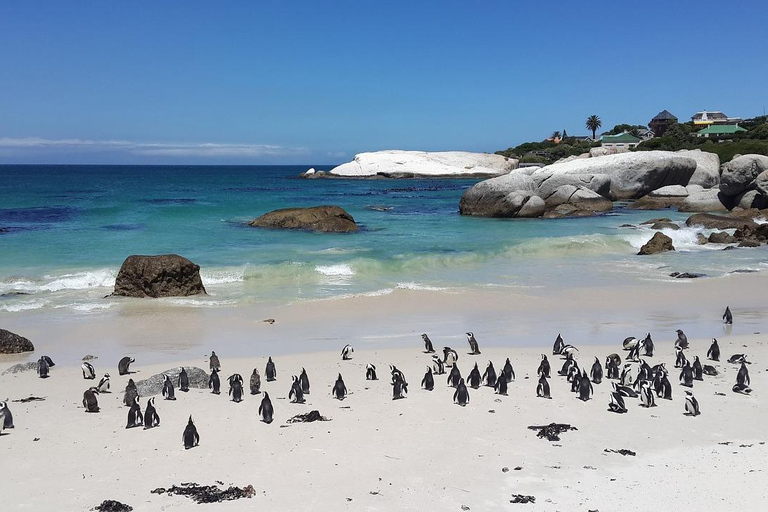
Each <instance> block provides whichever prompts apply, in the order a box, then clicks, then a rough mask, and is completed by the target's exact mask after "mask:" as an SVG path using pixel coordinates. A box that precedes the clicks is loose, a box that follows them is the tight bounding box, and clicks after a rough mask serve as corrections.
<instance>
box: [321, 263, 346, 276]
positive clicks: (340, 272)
mask: <svg viewBox="0 0 768 512" xmlns="http://www.w3.org/2000/svg"><path fill="white" fill-rule="evenodd" d="M315 272H317V273H319V274H322V275H324V276H334V277H335V276H353V275H355V271H354V270H352V267H350V266H349V265H347V264H346V263H341V264H339V265H317V266H316V267H315Z"/></svg>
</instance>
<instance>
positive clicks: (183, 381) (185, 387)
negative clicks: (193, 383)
mask: <svg viewBox="0 0 768 512" xmlns="http://www.w3.org/2000/svg"><path fill="white" fill-rule="evenodd" d="M179 391H183V392H185V393H187V392H188V391H189V375H187V370H185V369H184V367H183V366H182V367H181V370H180V371H179Z"/></svg>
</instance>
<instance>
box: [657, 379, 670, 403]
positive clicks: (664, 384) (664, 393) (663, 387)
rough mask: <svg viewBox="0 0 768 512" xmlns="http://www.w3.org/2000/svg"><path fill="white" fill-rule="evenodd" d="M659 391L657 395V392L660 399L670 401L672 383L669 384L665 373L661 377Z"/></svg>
mask: <svg viewBox="0 0 768 512" xmlns="http://www.w3.org/2000/svg"><path fill="white" fill-rule="evenodd" d="M659 389H660V391H661V392H660V393H659V391H657V394H658V395H659V396H660V397H661V398H664V399H665V400H672V383H671V382H669V378H668V377H667V374H666V373H664V374H663V375H662V376H661V382H660V386H659Z"/></svg>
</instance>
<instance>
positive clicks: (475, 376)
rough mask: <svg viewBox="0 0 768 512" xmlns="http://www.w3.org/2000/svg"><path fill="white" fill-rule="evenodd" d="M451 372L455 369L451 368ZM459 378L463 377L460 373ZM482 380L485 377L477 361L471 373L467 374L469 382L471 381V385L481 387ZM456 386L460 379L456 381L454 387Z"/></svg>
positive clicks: (475, 387)
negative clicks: (481, 373)
mask: <svg viewBox="0 0 768 512" xmlns="http://www.w3.org/2000/svg"><path fill="white" fill-rule="evenodd" d="M454 368H455V367H454ZM451 373H453V370H451ZM459 378H461V376H460V375H459ZM482 380H483V377H482V376H481V375H480V370H479V369H478V367H477V363H475V366H474V368H472V370H470V372H469V375H468V376H467V382H468V383H469V385H470V387H472V388H474V389H477V388H479V387H480V381H482ZM456 386H458V381H455V386H454V387H456Z"/></svg>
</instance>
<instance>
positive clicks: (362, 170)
mask: <svg viewBox="0 0 768 512" xmlns="http://www.w3.org/2000/svg"><path fill="white" fill-rule="evenodd" d="M517 165H518V160H515V159H514V158H507V157H504V156H501V155H491V154H487V153H469V152H465V151H444V152H427V151H400V150H388V151H374V152H369V153H359V154H357V155H355V159H354V160H353V161H351V162H347V163H345V164H341V165H339V166H338V167H334V168H333V169H331V170H330V171H329V172H328V174H329V175H331V176H339V177H347V178H354V177H359V178H370V177H375V176H379V177H384V178H424V177H428V178H429V177H432V178H435V177H445V176H450V177H462V176H498V175H501V174H506V173H508V172H509V171H511V170H513V169H517Z"/></svg>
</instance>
